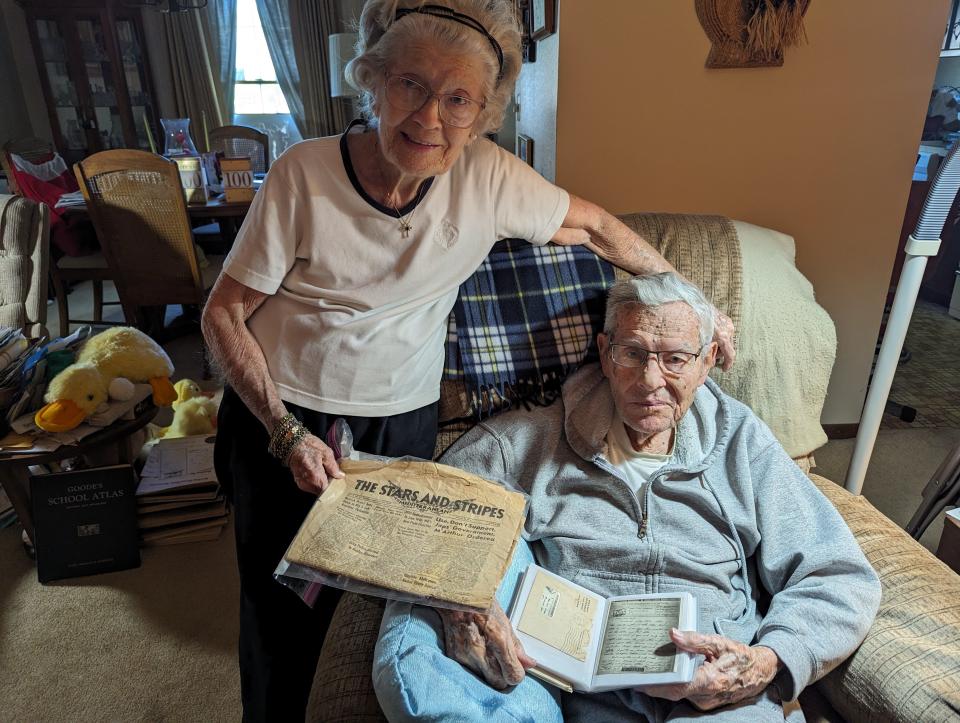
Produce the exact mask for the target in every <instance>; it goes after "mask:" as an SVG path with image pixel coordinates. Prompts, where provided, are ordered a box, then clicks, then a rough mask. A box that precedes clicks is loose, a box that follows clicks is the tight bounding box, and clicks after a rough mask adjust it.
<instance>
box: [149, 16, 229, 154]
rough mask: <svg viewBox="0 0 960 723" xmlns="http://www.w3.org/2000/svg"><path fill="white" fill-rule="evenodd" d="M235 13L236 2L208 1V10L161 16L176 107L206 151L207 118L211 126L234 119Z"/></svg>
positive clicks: (201, 147) (191, 132) (199, 144)
mask: <svg viewBox="0 0 960 723" xmlns="http://www.w3.org/2000/svg"><path fill="white" fill-rule="evenodd" d="M236 14H237V5H236V0H210V2H209V3H208V4H207V7H206V9H205V10H200V11H189V12H185V13H166V14H164V15H163V29H164V33H165V36H166V37H165V40H166V45H167V52H168V54H169V58H170V75H171V78H172V80H173V96H174V103H175V110H176V113H177V114H178V115H180V116H181V117H184V118H189V119H190V135H191V137H192V138H193V142H194V144H196V146H197V148H198V149H199V150H202V151H205V150H207V144H206V139H205V138H204V135H203V121H202V118H203V116H204V115H205V116H206V118H207V125H208V127H209V128H216V127H217V126H222V125H227V124H229V123H231V121H232V118H233V82H234V78H233V76H234V67H235V65H236V45H237V37H236V27H237V23H236Z"/></svg>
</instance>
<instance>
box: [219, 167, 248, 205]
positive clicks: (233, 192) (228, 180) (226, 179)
mask: <svg viewBox="0 0 960 723" xmlns="http://www.w3.org/2000/svg"><path fill="white" fill-rule="evenodd" d="M220 174H221V175H222V177H223V192H224V196H225V200H226V201H227V202H228V203H232V202H243V201H247V202H249V201H252V200H253V169H252V168H251V166H250V159H249V158H221V159H220Z"/></svg>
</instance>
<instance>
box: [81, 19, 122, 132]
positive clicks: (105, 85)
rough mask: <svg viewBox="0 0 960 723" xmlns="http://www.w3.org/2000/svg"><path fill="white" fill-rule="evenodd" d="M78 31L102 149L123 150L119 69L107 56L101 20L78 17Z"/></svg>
mask: <svg viewBox="0 0 960 723" xmlns="http://www.w3.org/2000/svg"><path fill="white" fill-rule="evenodd" d="M75 27H76V29H77V35H78V38H79V41H80V53H81V56H82V59H83V67H84V71H85V73H86V77H87V84H88V91H89V94H90V102H91V104H92V110H93V121H94V123H95V125H96V129H95V130H96V133H97V136H98V141H99V147H100V148H101V149H105V148H124V147H125V146H126V143H125V142H124V137H123V122H122V119H121V116H120V107H119V105H118V103H117V87H116V80H115V79H116V68H115V67H114V65H113V62H112V61H111V60H110V56H109V55H108V53H107V46H106V42H105V41H104V37H103V25H102V21H101V20H100V17H99V16H93V17H88V16H79V17H77V21H76V26H75Z"/></svg>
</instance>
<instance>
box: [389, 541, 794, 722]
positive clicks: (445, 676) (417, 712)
mask: <svg viewBox="0 0 960 723" xmlns="http://www.w3.org/2000/svg"><path fill="white" fill-rule="evenodd" d="M531 562H534V559H533V555H532V554H531V553H530V548H529V547H528V546H527V544H526V542H524V541H523V540H520V542H519V543H518V544H517V549H516V552H515V553H514V555H513V560H512V561H511V563H510V568H509V569H508V570H507V574H506V576H505V577H504V579H503V582H502V583H501V585H500V588H499V590H498V591H497V600H498V601H499V602H500V605H501V606H502V607H503V609H504V610H509V609H510V602H511V600H512V598H513V593H514V590H515V589H516V587H517V585H518V584H519V580H520V576H521V575H522V574H523V571H524V570H525V569H526V568H527V565H529V564H530V563H531ZM373 685H374V689H375V691H376V694H377V700H378V701H379V702H380V707H381V708H383V712H384V714H385V715H386V716H387V719H388V720H390V721H391V723H406V721H428V722H433V723H441V721H442V722H443V723H475V722H478V721H482V722H483V723H500V722H501V721H503V722H504V723H521V722H522V723H554V722H555V723H562V722H563V721H568V722H569V721H584V722H585V723H587V722H589V723H621V722H622V723H628V722H630V723H637V722H639V721H645V720H649V721H657V722H659V721H667V720H669V721H677V722H679V721H689V720H696V719H700V718H709V719H710V720H711V721H713V720H716V721H723V723H754V721H758V722H760V721H783V720H784V712H783V709H782V708H781V706H780V703H779V699H778V698H777V696H776V691H775V690H773V689H772V688H770V689H768V690H767V691H766V692H765V694H764V695H761V696H758V697H757V698H754V699H752V700H750V701H744V702H742V703H740V704H738V705H735V706H728V707H726V708H723V709H721V710H719V711H712V712H711V713H701V712H700V711H698V710H697V709H696V708H694V707H693V706H691V705H690V704H688V703H686V702H681V703H671V702H669V701H665V700H661V699H657V698H650V697H649V696H646V695H643V694H642V693H638V692H634V691H618V692H616V693H600V694H596V695H585V694H580V693H577V694H573V695H564V696H563V701H562V706H561V700H560V691H559V690H557V689H556V688H554V687H552V686H548V685H546V684H545V683H542V682H540V681H539V680H537V679H536V678H534V677H533V676H530V675H528V676H526V677H525V678H524V679H523V681H522V682H521V683H520V684H519V685H517V686H515V687H514V688H511V689H509V690H505V691H499V690H495V689H494V688H491V687H490V686H489V685H487V684H486V683H485V682H484V681H483V680H482V679H480V678H479V677H477V676H476V675H474V674H473V673H472V672H470V671H469V670H467V669H466V668H464V667H463V666H462V665H461V664H460V663H458V662H457V661H456V660H453V659H452V658H448V657H447V655H446V653H445V652H444V642H443V625H442V623H441V622H440V616H439V615H437V613H436V611H435V610H433V608H429V607H424V606H422V605H412V604H410V603H401V602H395V601H391V602H388V603H387V607H386V610H385V611H384V613H383V622H382V623H381V625H380V639H379V641H378V642H377V648H376V652H375V654H374V662H373ZM787 720H788V721H790V723H795V722H797V721H802V720H803V714H802V713H799V711H797V712H795V713H794V714H793V715H791V716H789V717H788V718H787Z"/></svg>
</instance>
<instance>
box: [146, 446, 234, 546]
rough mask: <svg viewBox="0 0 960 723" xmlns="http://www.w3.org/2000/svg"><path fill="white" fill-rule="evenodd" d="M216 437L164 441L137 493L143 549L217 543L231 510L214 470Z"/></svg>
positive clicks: (155, 451) (152, 452) (152, 456)
mask: <svg viewBox="0 0 960 723" xmlns="http://www.w3.org/2000/svg"><path fill="white" fill-rule="evenodd" d="M214 439H215V438H214V437H212V436H206V435H199V436H195V437H179V438H175V439H161V440H160V441H159V442H158V443H157V445H156V446H155V447H154V448H153V449H152V450H150V456H149V457H148V458H147V463H146V465H145V466H144V468H143V471H142V472H141V475H140V484H139V486H138V487H137V520H138V525H139V527H140V541H141V543H142V544H143V545H144V546H150V545H175V544H179V543H183V542H201V541H205V540H216V539H217V538H218V537H220V533H221V532H222V531H223V528H224V526H225V525H226V524H227V515H228V514H229V509H228V507H227V502H226V499H225V498H224V495H223V492H222V491H221V489H220V484H219V483H218V482H217V477H216V473H215V472H214V470H213V442H214Z"/></svg>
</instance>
